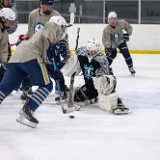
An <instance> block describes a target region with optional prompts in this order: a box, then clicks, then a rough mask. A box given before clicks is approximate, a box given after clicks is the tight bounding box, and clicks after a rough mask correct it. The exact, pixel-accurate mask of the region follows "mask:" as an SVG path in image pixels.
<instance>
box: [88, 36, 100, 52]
mask: <svg viewBox="0 0 160 160" xmlns="http://www.w3.org/2000/svg"><path fill="white" fill-rule="evenodd" d="M87 50H89V51H96V52H100V50H101V44H100V42H99V40H98V39H96V38H92V39H91V40H90V41H88V44H87Z"/></svg>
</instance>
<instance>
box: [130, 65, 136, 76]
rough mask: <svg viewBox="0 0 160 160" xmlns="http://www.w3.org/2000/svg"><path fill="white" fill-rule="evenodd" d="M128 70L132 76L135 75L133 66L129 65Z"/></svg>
mask: <svg viewBox="0 0 160 160" xmlns="http://www.w3.org/2000/svg"><path fill="white" fill-rule="evenodd" d="M129 71H130V72H131V74H132V75H133V76H134V75H135V73H136V71H135V70H134V68H133V67H129Z"/></svg>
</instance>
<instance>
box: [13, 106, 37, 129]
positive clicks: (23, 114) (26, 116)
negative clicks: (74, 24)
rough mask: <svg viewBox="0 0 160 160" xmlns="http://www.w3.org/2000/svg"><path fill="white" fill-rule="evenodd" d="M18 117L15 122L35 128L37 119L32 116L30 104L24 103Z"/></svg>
mask: <svg viewBox="0 0 160 160" xmlns="http://www.w3.org/2000/svg"><path fill="white" fill-rule="evenodd" d="M19 115H20V117H19V118H17V119H16V121H17V122H19V123H21V124H24V125H26V126H29V127H32V128H36V127H37V124H38V123H39V121H38V120H37V119H36V117H35V116H34V113H33V111H32V110H31V108H30V106H28V105H27V104H25V105H24V106H23V108H22V110H21V111H20V112H19Z"/></svg>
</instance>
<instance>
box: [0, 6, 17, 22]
mask: <svg viewBox="0 0 160 160" xmlns="http://www.w3.org/2000/svg"><path fill="white" fill-rule="evenodd" d="M0 17H1V18H3V19H4V21H14V20H16V14H15V13H14V12H13V11H12V9H10V8H3V9H1V10H0Z"/></svg>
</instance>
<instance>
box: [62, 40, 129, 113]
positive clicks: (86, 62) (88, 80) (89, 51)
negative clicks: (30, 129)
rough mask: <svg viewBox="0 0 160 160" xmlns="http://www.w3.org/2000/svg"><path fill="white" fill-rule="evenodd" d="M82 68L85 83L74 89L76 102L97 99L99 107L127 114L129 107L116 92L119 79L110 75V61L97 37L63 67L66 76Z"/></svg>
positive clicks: (84, 103) (79, 49) (72, 56)
mask: <svg viewBox="0 0 160 160" xmlns="http://www.w3.org/2000/svg"><path fill="white" fill-rule="evenodd" d="M81 70H82V73H83V77H84V81H85V85H83V86H82V87H80V88H76V89H74V91H73V97H72V98H73V101H74V103H75V104H79V105H87V104H88V103H86V102H91V101H92V100H93V99H97V97H98V102H99V107H100V108H101V109H103V110H105V111H107V112H109V113H113V114H117V115H118V114H127V113H128V112H129V109H128V108H126V107H125V106H124V104H123V103H122V100H121V99H120V98H119V97H118V95H117V94H116V92H115V88H116V84H117V80H116V77H115V76H113V75H110V73H109V72H110V71H109V63H108V60H107V58H106V56H105V55H104V54H102V53H101V45H100V43H99V41H98V40H97V39H94V38H92V39H91V40H90V41H89V42H88V44H87V45H86V46H82V47H80V48H78V49H77V51H76V54H74V53H72V54H71V57H70V59H69V61H68V63H67V64H66V65H65V66H64V67H63V68H62V69H61V71H62V72H63V74H64V75H65V76H69V77H70V76H71V75H72V74H73V73H76V75H78V74H79V73H80V72H81Z"/></svg>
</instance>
